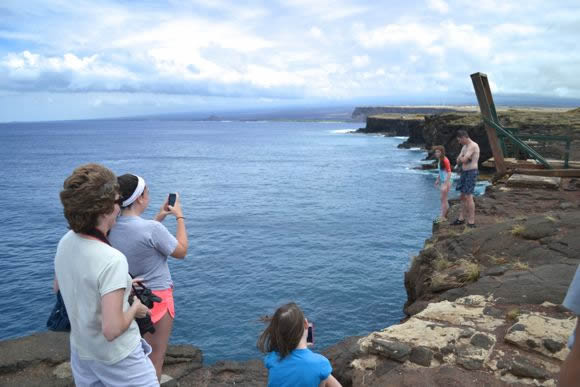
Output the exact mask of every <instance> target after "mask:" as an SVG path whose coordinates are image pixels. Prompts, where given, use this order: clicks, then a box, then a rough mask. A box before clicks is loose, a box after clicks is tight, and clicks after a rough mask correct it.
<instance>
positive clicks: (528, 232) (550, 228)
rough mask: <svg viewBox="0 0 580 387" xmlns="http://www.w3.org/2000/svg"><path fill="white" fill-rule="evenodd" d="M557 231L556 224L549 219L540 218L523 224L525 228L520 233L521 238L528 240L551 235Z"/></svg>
mask: <svg viewBox="0 0 580 387" xmlns="http://www.w3.org/2000/svg"><path fill="white" fill-rule="evenodd" d="M557 231H558V228H557V226H556V224H555V223H554V222H552V221H549V220H542V221H539V222H538V221H536V222H531V221H528V222H526V224H525V230H524V231H522V233H521V234H520V235H521V236H522V238H524V239H529V240H534V241H535V240H538V239H542V238H545V237H548V236H551V235H554V234H555V233H556V232H557Z"/></svg>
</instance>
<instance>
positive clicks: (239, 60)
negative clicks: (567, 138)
mask: <svg viewBox="0 0 580 387" xmlns="http://www.w3.org/2000/svg"><path fill="white" fill-rule="evenodd" d="M515 16H517V18H516V17H515ZM579 18H580V7H578V6H577V4H576V2H575V1H572V0H569V1H568V0H562V1H560V2H558V3H557V4H549V3H547V2H542V1H540V0H529V1H527V2H525V3H522V2H519V1H515V0H501V1H499V0H482V1H479V2H473V1H468V0H411V1H409V2H407V3H404V4H403V3H397V2H392V3H391V4H388V6H386V5H385V4H384V3H380V2H375V3H372V2H366V3H364V4H363V5H361V3H360V2H356V1H354V0H338V1H332V0H320V1H317V2H312V1H308V0H279V1H273V2H266V3H265V2H263V1H258V0H248V1H246V2H243V3H240V2H234V1H230V0H213V1H211V0H188V1H180V0H165V1H164V2H162V3H161V2H153V1H146V2H128V1H126V0H100V1H96V0H78V1H74V2H70V1H64V0H28V1H25V2H22V1H17V0H4V1H3V2H2V3H0V25H1V26H2V28H1V29H0V98H1V99H2V100H1V101H0V105H2V104H4V105H6V104H7V103H8V104H12V103H13V102H12V101H18V102H19V104H23V103H25V102H24V101H26V100H27V98H29V100H30V101H31V103H34V104H48V103H49V102H48V101H49V99H52V101H53V102H52V103H51V105H50V106H51V109H53V110H54V109H59V108H60V109H61V112H62V114H64V115H65V116H68V115H67V114H69V112H70V111H71V110H75V109H77V108H78V111H79V112H87V111H91V109H96V110H98V111H104V110H103V109H114V107H115V106H117V105H119V106H120V105H121V104H124V105H123V106H125V108H126V109H128V110H129V106H131V103H135V104H137V105H138V104H143V105H142V106H145V105H147V106H150V105H151V104H153V103H154V101H155V100H159V101H164V102H163V103H162V104H161V105H160V109H167V110H168V111H171V107H172V106H174V108H176V109H177V108H179V109H182V108H183V107H184V106H190V105H191V103H192V101H195V103H196V104H199V105H204V106H205V104H209V103H210V102H208V101H211V103H213V102H214V101H219V103H223V104H228V105H231V104H232V103H234V104H237V103H238V101H242V100H243V101H246V102H247V103H249V104H251V101H253V102H254V103H256V104H260V103H262V102H263V101H274V102H272V103H275V101H281V100H291V99H292V100H295V101H300V100H305V101H308V100H310V99H325V100H328V101H334V100H336V99H342V98H352V97H366V96H383V97H388V98H391V99H392V100H393V103H396V101H397V98H407V99H406V100H412V98H417V99H418V100H419V99H420V100H422V101H425V100H426V99H429V98H431V99H432V100H434V101H435V102H440V101H441V100H442V99H444V98H439V97H437V95H438V94H439V93H442V94H445V95H457V96H461V98H468V99H469V100H472V99H473V98H472V97H473V90H472V85H471V82H470V79H469V74H470V73H472V72H475V71H484V72H486V73H488V74H489V75H490V79H492V80H493V81H494V82H495V83H496V84H497V85H498V92H500V93H508V94H509V93H511V94H513V93H529V94H542V95H552V96H567V97H577V98H580V84H579V83H580V81H579V80H578V79H579V78H578V77H577V75H576V73H577V68H578V67H579V65H580V52H579V51H578V50H577V47H578V43H577V39H576V37H577V36H578V33H580V27H579V25H580V24H578V23H577V20H578V19H579ZM73 32H74V33H73ZM530 80H533V81H530ZM45 94H48V96H45ZM67 94H68V95H70V96H75V98H73V97H71V98H66V97H65V96H66V95H67ZM7 95H10V97H8V96H7ZM40 95H42V97H39V96H40ZM95 95H98V98H97V97H95ZM121 96H122V98H121ZM144 96H147V97H144ZM156 96H157V98H156ZM466 96H467V97H466ZM77 101H78V102H77ZM115 101H118V102H119V104H116V103H115ZM65 102H66V104H72V105H71V106H64V105H63V106H62V107H59V103H65ZM14 103H15V102H14ZM77 103H78V104H79V105H78V106H76V105H75V104H77ZM216 103H217V102H216ZM81 104H82V106H81ZM10 106H12V105H10ZM47 106H48V105H47ZM140 106H141V105H140ZM8 110H9V109H6V108H4V109H3V110H0V112H2V114H6V112H7V111H8ZM48 110H49V109H48V108H47V109H44V110H42V109H39V111H43V112H46V111H48ZM22 111H23V112H24V110H22ZM111 111H112V110H111ZM28 113H30V112H29V111H28V110H27V114H28ZM10 114H11V117H12V112H10ZM22 114H24V113H22ZM43 114H44V113H43ZM55 114H56V113H55ZM51 117H52V116H51ZM2 119H3V117H2V116H0V120H2Z"/></svg>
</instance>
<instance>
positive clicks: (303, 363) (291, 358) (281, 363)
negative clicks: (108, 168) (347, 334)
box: [264, 349, 332, 387]
mask: <svg viewBox="0 0 580 387" xmlns="http://www.w3.org/2000/svg"><path fill="white" fill-rule="evenodd" d="M264 364H265V365H266V368H267V369H268V387H282V386H288V387H318V385H319V384H320V382H321V381H323V380H324V379H326V378H328V376H329V375H330V373H331V372H332V367H331V366H330V362H329V361H328V359H327V358H325V357H324V356H322V355H319V354H317V353H314V352H312V351H311V350H309V349H295V350H294V351H292V352H290V354H289V355H288V356H286V357H285V358H284V359H282V360H280V356H279V354H278V352H270V353H269V354H267V355H266V357H265V358H264Z"/></svg>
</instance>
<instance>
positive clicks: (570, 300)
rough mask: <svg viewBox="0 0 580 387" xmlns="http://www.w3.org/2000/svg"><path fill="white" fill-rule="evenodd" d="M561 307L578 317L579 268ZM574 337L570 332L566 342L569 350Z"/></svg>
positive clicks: (579, 297)
mask: <svg viewBox="0 0 580 387" xmlns="http://www.w3.org/2000/svg"><path fill="white" fill-rule="evenodd" d="M562 305H564V306H565V307H566V308H568V309H570V310H571V311H572V312H574V314H575V315H577V316H580V266H578V268H577V269H576V274H575V275H574V279H573V280H572V283H571V284H570V287H569V288H568V293H566V298H564V302H562ZM574 329H576V328H574ZM574 337H575V332H572V336H570V339H569V340H568V347H570V348H572V345H573V344H574Z"/></svg>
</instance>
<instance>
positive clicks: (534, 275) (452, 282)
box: [343, 179, 580, 386]
mask: <svg viewBox="0 0 580 387" xmlns="http://www.w3.org/2000/svg"><path fill="white" fill-rule="evenodd" d="M514 180H516V179H512V181H514ZM558 183H559V185H560V186H559V187H553V186H552V188H546V185H545V184H543V183H542V182H540V185H539V186H540V188H532V187H530V186H529V182H528V184H527V186H525V187H524V186H521V184H520V183H516V184H513V183H512V182H511V181H509V180H508V181H504V182H498V183H497V184H496V185H494V186H492V187H490V188H489V191H488V193H487V194H486V196H484V197H480V198H477V199H476V206H477V210H478V211H477V223H478V227H477V228H476V229H469V228H465V227H464V226H450V225H448V224H441V225H438V226H434V233H433V237H432V238H430V239H429V240H428V241H426V243H425V247H424V249H423V250H422V251H421V252H420V254H419V255H418V256H417V257H416V258H415V259H414V260H413V263H412V265H411V267H410V268H409V271H408V272H407V273H406V275H405V286H406V289H407V293H408V301H407V304H406V306H405V311H406V312H407V314H408V315H409V318H408V320H407V321H405V322H404V323H402V324H399V325H394V326H391V327H389V328H386V329H384V330H383V331H379V332H374V333H372V334H370V335H369V336H367V337H365V338H363V339H361V340H360V341H359V342H358V347H355V348H351V354H352V359H353V360H352V361H351V363H350V367H351V374H350V380H343V382H344V384H345V385H353V386H379V385H380V386H478V385H489V386H512V385H513V386H516V385H528V384H533V385H545V386H553V385H556V383H557V382H556V381H557V375H558V373H559V369H560V365H561V362H562V360H563V359H564V358H565V357H566V355H567V354H568V349H567V347H566V342H567V339H568V336H569V335H570V333H571V332H572V330H573V329H574V327H575V324H576V319H575V317H574V316H572V315H571V314H570V313H568V312H567V311H566V310H565V309H564V308H562V307H561V306H560V303H561V302H562V300H563V298H564V295H565V293H566V290H567V288H568V286H569V284H570V282H571V280H572V277H573V275H574V272H575V270H576V267H577V266H578V264H579V263H580V255H579V254H578V252H579V251H580V190H579V189H580V184H579V182H577V181H574V180H561V181H558ZM555 188H557V189H555ZM451 212H452V214H451V219H453V218H454V217H455V216H456V212H457V206H454V207H453V208H452V211H451Z"/></svg>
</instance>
